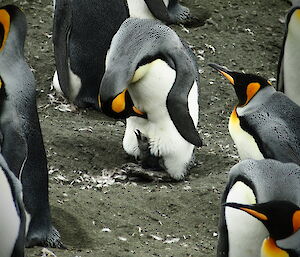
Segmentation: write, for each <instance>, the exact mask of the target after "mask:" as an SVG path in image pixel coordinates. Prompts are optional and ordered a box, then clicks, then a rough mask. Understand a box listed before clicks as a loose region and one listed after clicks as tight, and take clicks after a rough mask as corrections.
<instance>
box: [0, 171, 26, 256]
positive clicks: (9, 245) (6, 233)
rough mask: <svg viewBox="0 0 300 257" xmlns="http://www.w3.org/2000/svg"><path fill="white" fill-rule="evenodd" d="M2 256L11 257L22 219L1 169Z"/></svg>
mask: <svg viewBox="0 0 300 257" xmlns="http://www.w3.org/2000/svg"><path fill="white" fill-rule="evenodd" d="M0 189H1V193H0V209H1V211H0V256H1V257H10V256H11V254H12V252H13V250H14V246H15V243H16V240H17V238H18V235H19V228H20V223H21V219H20V217H19V215H18V212H17V210H16V205H15V202H14V199H13V195H12V191H11V187H10V184H9V182H8V179H7V177H6V176H5V173H4V171H3V170H2V168H1V167H0Z"/></svg>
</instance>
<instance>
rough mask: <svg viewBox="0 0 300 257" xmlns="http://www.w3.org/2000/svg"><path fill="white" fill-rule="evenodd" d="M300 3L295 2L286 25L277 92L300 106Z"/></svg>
mask: <svg viewBox="0 0 300 257" xmlns="http://www.w3.org/2000/svg"><path fill="white" fill-rule="evenodd" d="M299 60H300V1H299V0H297V1H294V2H293V7H292V8H291V10H290V11H289V12H288V14H287V17H286V23H285V35H284V40H283V46H282V48H281V54H280V58H279V62H278V70H277V90H279V91H282V92H284V93H285V94H286V95H287V96H288V97H289V98H290V99H292V100H293V101H294V102H295V103H297V104H298V105H300V80H299V77H298V73H299V70H300V61H299Z"/></svg>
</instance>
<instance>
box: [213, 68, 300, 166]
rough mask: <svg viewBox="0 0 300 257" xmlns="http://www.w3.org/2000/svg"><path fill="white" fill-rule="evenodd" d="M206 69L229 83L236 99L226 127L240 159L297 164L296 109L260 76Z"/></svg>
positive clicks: (299, 127) (299, 128) (299, 124)
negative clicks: (269, 159)
mask: <svg viewBox="0 0 300 257" xmlns="http://www.w3.org/2000/svg"><path fill="white" fill-rule="evenodd" d="M210 66H211V67H213V68H215V69H216V70H217V71H219V72H220V73H221V74H222V75H223V76H224V77H226V78H227V79H228V80H229V81H230V83H231V84H232V85H233V87H234V90H235V93H236V95H237V97H238V104H237V105H236V106H235V107H234V109H233V111H232V114H231V116H230V120H229V126H228V128H229V133H230V135H231V137H232V139H233V141H234V142H235V144H236V146H237V149H238V152H239V155H240V158H241V159H242V160H244V159H247V158H252V159H256V160H260V159H263V158H271V159H276V160H279V161H282V162H294V163H297V164H298V165H300V107H299V106H298V105H297V104H295V103H294V102H293V101H291V100H290V99H289V98H288V97H287V96H285V95H284V94H283V93H280V92H276V90H275V89H274V88H273V87H272V86H271V84H270V82H269V81H267V80H266V79H264V78H262V77H260V76H257V75H253V74H243V73H239V72H235V71H231V70H228V69H227V68H226V67H223V66H219V65H217V64H210Z"/></svg>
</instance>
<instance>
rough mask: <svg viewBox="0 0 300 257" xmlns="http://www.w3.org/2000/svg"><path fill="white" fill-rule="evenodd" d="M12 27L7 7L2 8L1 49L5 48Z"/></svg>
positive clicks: (0, 17) (0, 26) (0, 13)
mask: <svg viewBox="0 0 300 257" xmlns="http://www.w3.org/2000/svg"><path fill="white" fill-rule="evenodd" d="M9 28H10V15H9V13H8V12H7V11H6V10H5V9H0V51H2V50H3V48H4V46H5V42H6V39H7V36H8V32H9Z"/></svg>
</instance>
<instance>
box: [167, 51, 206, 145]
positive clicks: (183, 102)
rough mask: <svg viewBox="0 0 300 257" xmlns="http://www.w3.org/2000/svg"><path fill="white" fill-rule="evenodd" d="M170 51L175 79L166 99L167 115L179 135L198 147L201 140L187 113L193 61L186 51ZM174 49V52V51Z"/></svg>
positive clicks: (193, 78)
mask: <svg viewBox="0 0 300 257" xmlns="http://www.w3.org/2000/svg"><path fill="white" fill-rule="evenodd" d="M182 48H183V49H177V48H172V49H170V58H171V59H173V61H174V64H175V67H176V71H177V73H176V79H175V82H174V84H173V87H172V89H171V90H170V92H169V94H168V97H167V109H168V112H169V115H170V117H171V119H172V121H173V123H174V125H175V127H176V129H177V130H178V132H179V133H180V135H181V136H182V137H183V138H184V139H185V140H186V141H188V142H190V143H191V144H193V145H195V146H197V147H200V146H202V140H201V138H200V136H199V134H198V131H197V129H196V127H195V125H194V122H193V119H192V117H191V115H190V113H189V108H188V96H189V93H190V90H191V88H192V86H193V84H194V82H195V81H197V79H198V78H197V76H195V74H197V73H198V71H196V70H195V67H194V64H193V60H192V59H191V57H190V55H189V54H187V53H186V51H187V50H186V49H185V48H184V46H182ZM174 49H175V51H174Z"/></svg>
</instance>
